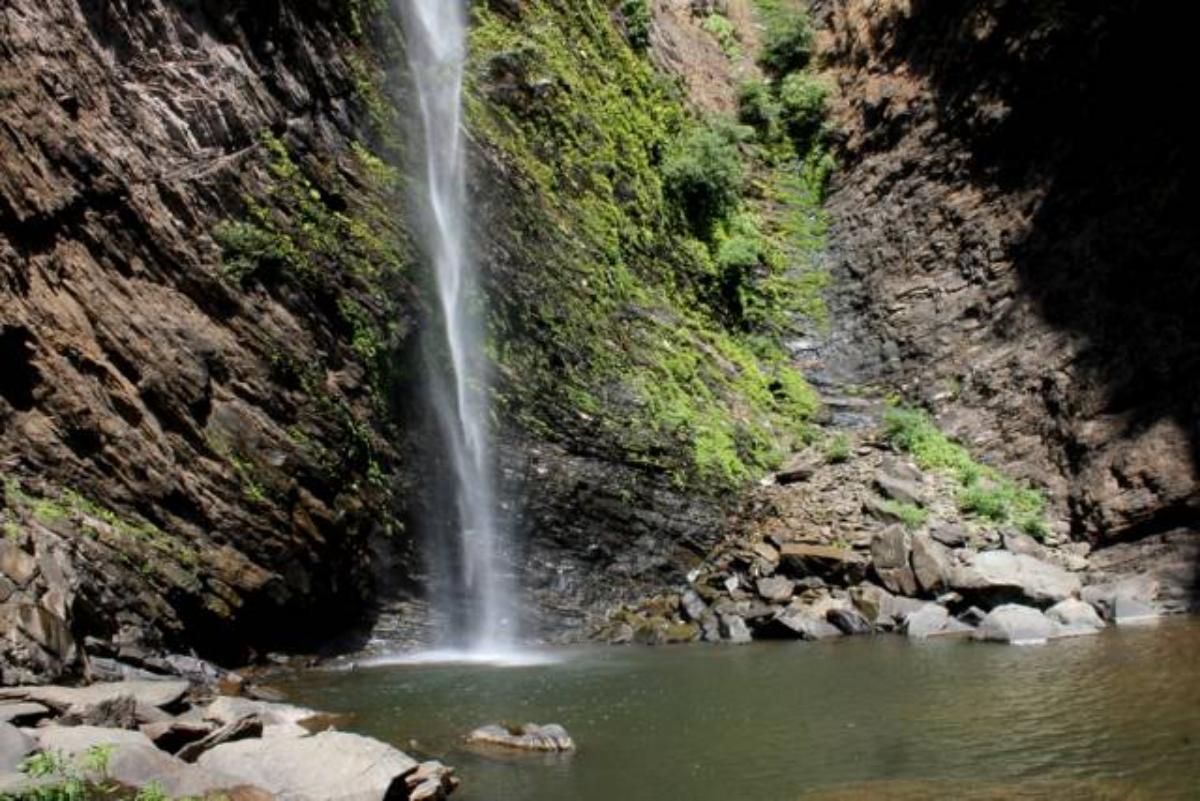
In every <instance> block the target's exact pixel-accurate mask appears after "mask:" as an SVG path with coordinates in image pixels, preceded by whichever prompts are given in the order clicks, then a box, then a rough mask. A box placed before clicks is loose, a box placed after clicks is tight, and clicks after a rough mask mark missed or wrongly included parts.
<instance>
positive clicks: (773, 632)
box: [761, 605, 842, 640]
mask: <svg viewBox="0 0 1200 801" xmlns="http://www.w3.org/2000/svg"><path fill="white" fill-rule="evenodd" d="M761 633H762V635H763V636H764V637H768V638H772V639H802V640H827V639H831V638H833V637H841V636H842V631H841V629H839V628H837V627H836V626H834V625H833V624H831V623H829V622H828V621H827V620H826V619H825V615H824V613H822V612H820V611H818V610H815V609H813V608H812V607H807V606H797V605H793V606H790V607H788V608H787V609H784V610H783V611H782V612H780V613H779V614H778V615H776V616H775V617H774V618H772V619H771V621H770V622H769V623H768V624H767V625H765V626H764V627H763V628H762V629H761Z"/></svg>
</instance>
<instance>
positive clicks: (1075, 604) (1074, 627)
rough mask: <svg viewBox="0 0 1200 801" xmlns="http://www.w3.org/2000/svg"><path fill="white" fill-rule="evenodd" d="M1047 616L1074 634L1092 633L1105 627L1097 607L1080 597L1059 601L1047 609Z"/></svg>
mask: <svg viewBox="0 0 1200 801" xmlns="http://www.w3.org/2000/svg"><path fill="white" fill-rule="evenodd" d="M1046 617H1048V618H1050V619H1051V620H1053V621H1054V622H1055V623H1057V624H1058V625H1060V626H1062V627H1063V629H1064V630H1065V631H1067V632H1069V633H1073V634H1082V633H1092V632H1096V631H1099V630H1100V629H1102V628H1104V620H1103V619H1102V618H1101V617H1100V615H1099V614H1098V613H1097V612H1096V608H1095V607H1094V606H1092V605H1091V604H1089V603H1087V602H1086V601H1081V600H1079V599H1078V598H1068V599H1067V600H1065V601H1059V602H1058V603H1056V604H1055V605H1054V606H1052V607H1050V608H1049V609H1047V610H1046Z"/></svg>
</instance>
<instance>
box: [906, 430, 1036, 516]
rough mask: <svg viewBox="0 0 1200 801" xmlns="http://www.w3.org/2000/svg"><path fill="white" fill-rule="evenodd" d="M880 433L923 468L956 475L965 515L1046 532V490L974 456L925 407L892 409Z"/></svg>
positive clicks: (961, 506)
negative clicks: (1023, 481) (985, 463)
mask: <svg viewBox="0 0 1200 801" xmlns="http://www.w3.org/2000/svg"><path fill="white" fill-rule="evenodd" d="M884 436H885V438H886V439H887V440H888V441H889V442H890V443H891V444H892V445H893V446H895V447H896V448H898V449H900V450H902V451H904V452H905V453H908V454H910V455H911V456H912V457H913V460H914V461H915V462H916V463H917V465H918V466H920V467H921V468H922V469H924V470H936V471H939V472H943V473H947V474H949V475H952V476H954V477H955V478H956V479H957V480H958V482H959V484H960V485H961V490H960V491H959V496H958V506H959V508H960V509H961V510H962V511H963V512H965V513H966V514H970V515H974V516H976V517H978V518H981V519H983V520H987V521H990V522H993V523H999V524H1004V525H1012V526H1016V527H1017V528H1020V529H1021V530H1022V531H1024V532H1026V533H1027V534H1032V535H1034V536H1037V537H1042V536H1044V535H1045V534H1046V531H1047V525H1046V518H1045V507H1046V498H1045V495H1043V494H1042V493H1041V492H1039V491H1038V490H1036V489H1033V488H1032V487H1029V486H1026V485H1024V484H1022V483H1020V482H1017V481H1014V480H1013V479H1011V478H1009V477H1008V476H1006V475H1004V474H1003V473H1001V472H1000V471H999V470H997V469H995V468H994V467H989V466H987V465H983V464H980V463H979V462H977V461H975V459H974V458H972V456H971V454H970V452H969V451H968V450H967V449H966V448H964V447H963V446H962V445H960V444H958V443H957V442H954V441H953V440H951V439H950V438H949V437H947V436H946V435H945V434H943V433H942V432H941V431H939V430H938V428H937V426H935V425H934V424H933V421H931V420H930V419H929V416H928V415H927V414H925V412H923V411H920V410H918V409H903V408H895V409H890V410H889V411H888V412H887V414H886V415H885V416H884Z"/></svg>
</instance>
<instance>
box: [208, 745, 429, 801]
mask: <svg viewBox="0 0 1200 801" xmlns="http://www.w3.org/2000/svg"><path fill="white" fill-rule="evenodd" d="M197 764H198V765H199V766H200V767H202V768H205V769H207V770H212V771H218V772H220V773H223V774H226V775H229V776H234V777H236V778H238V779H240V780H241V781H243V782H245V783H246V784H252V785H254V786H257V787H262V788H264V789H266V790H268V791H270V792H272V793H274V794H275V795H276V796H278V797H279V798H280V799H281V801H381V799H387V798H407V797H408V788H407V786H406V783H405V777H407V776H408V775H409V774H410V773H413V772H415V771H416V770H417V768H418V767H419V766H418V764H417V762H416V760H414V759H412V758H411V757H409V756H408V755H406V754H404V753H403V752H401V751H398V750H396V749H395V748H392V747H391V746H390V745H387V744H386V743H381V742H379V741H378V740H372V739H370V738H368V737H361V736H359V735H357V734H348V733H345V732H332V731H327V732H322V733H320V734H315V735H313V736H311V737H298V738H276V739H270V740H240V741H238V742H235V743H226V744H225V745H219V746H217V747H216V748H214V749H213V750H211V751H209V752H207V753H206V754H204V755H203V756H201V757H200V759H199V760H198V761H197Z"/></svg>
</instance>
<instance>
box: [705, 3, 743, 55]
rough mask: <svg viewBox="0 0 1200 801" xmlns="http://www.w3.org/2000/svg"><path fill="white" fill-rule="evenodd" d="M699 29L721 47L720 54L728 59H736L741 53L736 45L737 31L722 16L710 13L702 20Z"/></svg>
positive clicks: (727, 19)
mask: <svg viewBox="0 0 1200 801" xmlns="http://www.w3.org/2000/svg"><path fill="white" fill-rule="evenodd" d="M700 27H701V28H703V29H704V30H705V31H707V32H708V33H709V34H711V35H712V37H713V38H714V39H716V40H717V44H719V45H720V46H721V52H722V53H724V54H725V55H726V56H728V57H729V58H736V57H737V56H738V54H739V52H740V51H741V48H740V47H739V45H738V38H737V29H736V28H735V27H734V26H733V23H732V22H730V21H729V17H727V16H725V15H724V14H718V13H712V14H709V15H708V16H707V17H705V18H704V22H702V23H700Z"/></svg>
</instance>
